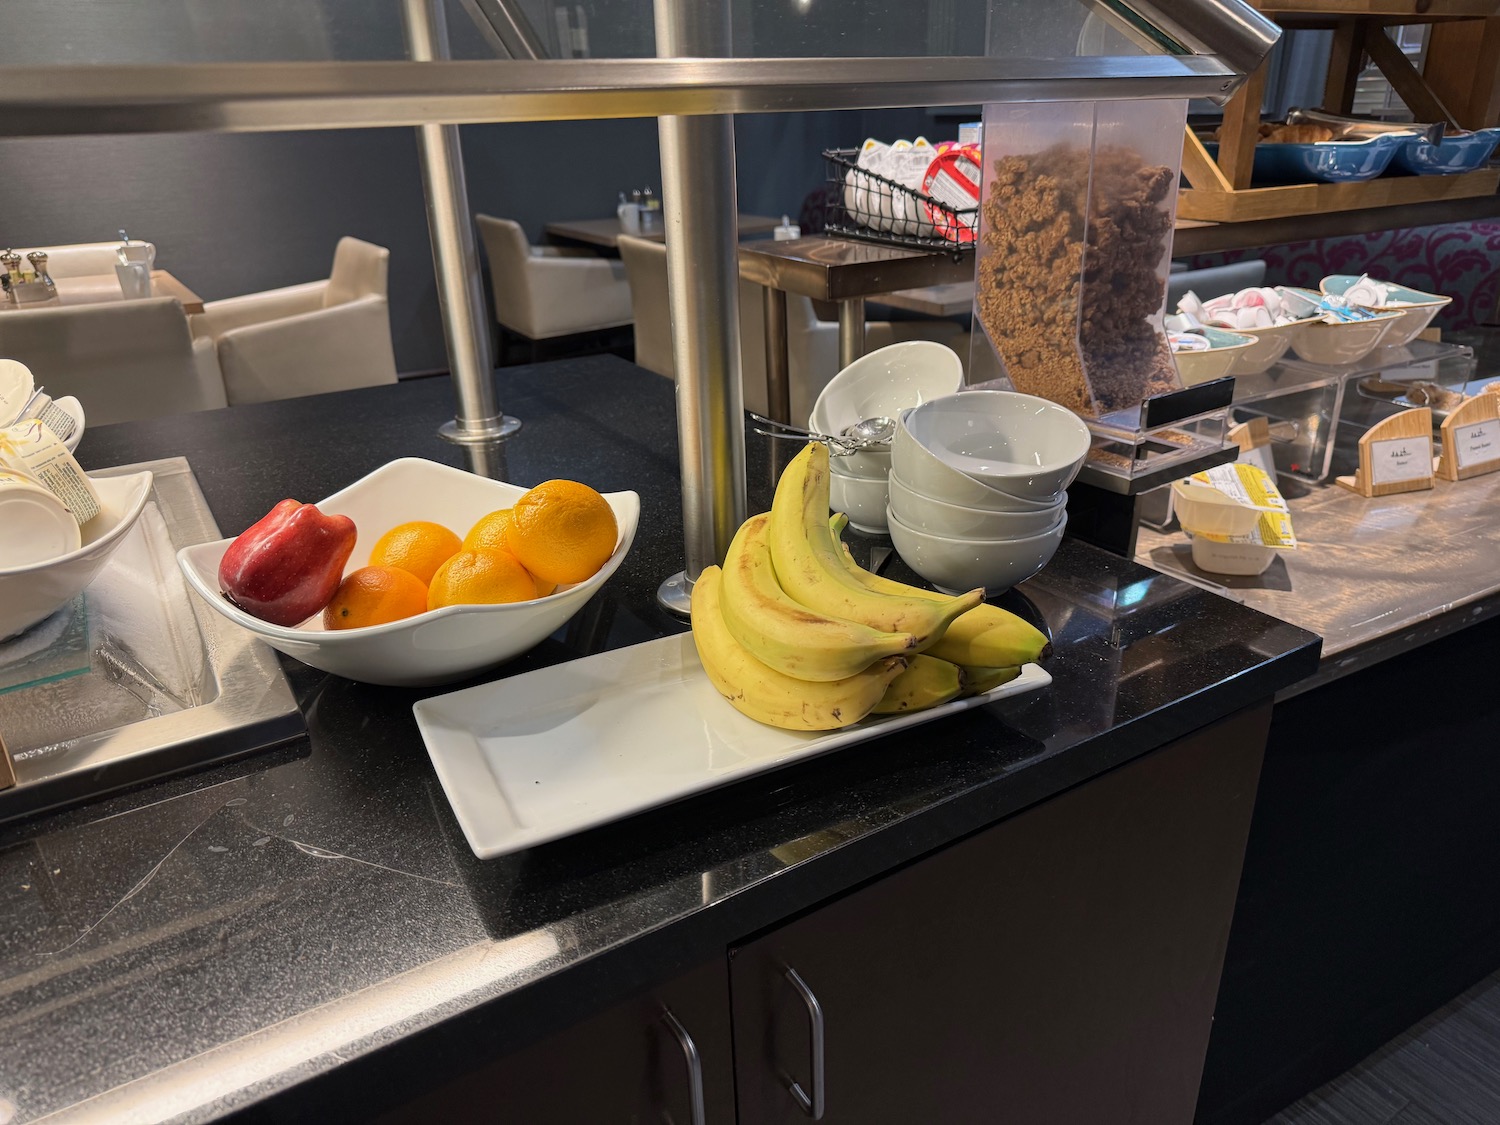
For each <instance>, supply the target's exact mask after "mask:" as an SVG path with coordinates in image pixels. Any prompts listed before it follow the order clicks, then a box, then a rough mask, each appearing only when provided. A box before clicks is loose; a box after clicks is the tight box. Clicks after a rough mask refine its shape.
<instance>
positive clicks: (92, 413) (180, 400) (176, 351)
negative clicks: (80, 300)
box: [0, 297, 225, 425]
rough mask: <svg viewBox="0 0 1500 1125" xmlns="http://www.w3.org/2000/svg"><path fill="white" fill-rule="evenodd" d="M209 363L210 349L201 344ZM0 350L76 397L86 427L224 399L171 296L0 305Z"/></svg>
mask: <svg viewBox="0 0 1500 1125" xmlns="http://www.w3.org/2000/svg"><path fill="white" fill-rule="evenodd" d="M201 350H203V351H205V352H206V353H207V358H208V359H209V360H210V361H212V347H211V345H208V344H206V343H205V344H204V345H203V348H202V349H201ZM0 355H3V356H6V357H8V358H11V359H18V360H20V361H21V362H22V363H24V364H26V366H28V367H30V368H31V370H32V372H33V373H34V374H35V376H36V381H37V383H38V384H41V385H43V386H45V387H46V388H47V393H48V394H50V395H52V396H53V397H54V398H61V397H62V396H64V395H76V396H77V397H78V400H79V401H80V402H82V403H83V409H84V412H85V413H86V414H87V415H88V420H89V423H90V425H104V424H107V423H110V422H128V421H133V420H135V419H137V418H154V417H157V416H158V415H162V414H184V413H187V412H189V411H193V410H211V409H214V408H216V407H220V406H223V405H225V398H224V385H223V381H222V380H221V379H220V378H219V376H218V367H217V363H216V362H213V363H211V372H212V373H211V375H205V368H204V366H203V364H202V363H201V360H202V358H204V357H200V356H199V355H198V354H197V353H196V352H195V350H194V347H193V339H192V335H191V333H190V332H189V331H188V324H187V317H186V316H184V315H183V312H182V305H181V304H179V303H178V302H177V301H176V299H174V298H172V297H151V298H147V299H145V300H139V301H116V302H109V303H102V304H94V305H73V306H69V305H63V306H55V307H49V308H41V309H10V310H4V311H0Z"/></svg>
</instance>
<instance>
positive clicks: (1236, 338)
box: [1172, 327, 1255, 387]
mask: <svg viewBox="0 0 1500 1125" xmlns="http://www.w3.org/2000/svg"><path fill="white" fill-rule="evenodd" d="M1203 334H1204V336H1206V337H1207V338H1208V342H1209V345H1210V347H1209V348H1208V350H1207V351H1201V352H1173V353H1172V358H1173V359H1175V360H1176V361H1177V374H1179V375H1181V376H1182V385H1183V386H1185V387H1192V386H1196V385H1197V384H1199V383H1211V382H1213V381H1214V380H1215V379H1222V378H1223V377H1224V376H1226V375H1228V374H1229V373H1230V372H1231V371H1233V370H1234V365H1235V364H1236V363H1237V362H1238V361H1239V358H1240V356H1241V355H1243V354H1245V353H1246V352H1248V351H1249V350H1250V349H1251V348H1253V347H1255V340H1254V339H1252V338H1251V337H1249V336H1246V335H1243V334H1241V333H1239V332H1231V331H1229V329H1227V328H1209V327H1205V328H1204V330H1203Z"/></svg>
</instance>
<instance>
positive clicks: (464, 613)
mask: <svg viewBox="0 0 1500 1125" xmlns="http://www.w3.org/2000/svg"><path fill="white" fill-rule="evenodd" d="M525 492H526V489H524V488H522V487H520V486H519V485H514V484H503V483H501V482H500V481H494V480H489V479H487V478H485V477H479V476H475V475H474V474H472V473H466V472H464V471H463V470H462V469H454V468H450V467H448V466H447V465H439V464H436V463H435V462H432V461H424V460H421V459H419V458H414V457H408V458H403V459H401V460H399V461H392V462H390V463H389V464H386V465H382V466H381V467H380V468H378V469H376V470H375V471H374V472H373V473H371V474H370V475H369V476H366V477H362V478H360V479H359V480H357V481H355V482H354V483H353V484H351V485H350V486H349V487H348V488H346V489H343V490H342V491H340V492H335V493H334V494H333V495H332V496H330V497H328V498H327V499H326V500H320V501H318V507H319V508H320V509H321V510H323V511H324V512H330V513H335V514H338V515H345V516H349V517H350V518H351V519H353V520H354V523H355V526H356V527H357V528H358V529H359V539H358V541H357V542H356V543H355V545H354V554H353V555H352V556H351V557H350V559H349V563H348V565H347V567H346V568H345V573H348V572H349V571H353V570H357V569H358V568H360V567H362V566H365V565H366V564H367V563H368V562H369V558H370V548H371V547H373V546H374V545H375V541H376V540H377V539H379V538H380V536H381V535H383V534H384V533H385V532H386V531H388V530H389V529H390V528H392V527H394V526H395V525H396V524H398V523H405V522H406V521H408V520H431V521H432V522H434V523H440V524H442V525H443V526H445V527H447V528H450V529H451V530H453V531H454V532H456V533H457V534H459V535H460V536H462V535H463V534H465V533H466V532H467V531H468V530H469V528H470V527H472V526H473V524H474V523H475V521H476V520H478V519H479V517H480V516H483V515H485V514H486V513H488V512H492V511H494V510H495V509H497V508H508V507H510V506H511V505H512V504H514V503H515V502H516V500H517V499H519V498H520V497H521V495H522V494H523V493H525ZM604 499H605V500H607V501H608V502H609V506H610V507H611V508H612V509H614V513H615V520H616V521H617V522H618V523H619V528H620V537H619V541H618V542H617V543H616V544H615V550H614V554H612V555H610V557H609V560H608V561H607V562H605V564H604V566H603V567H601V568H600V570H599V572H598V573H597V574H595V575H594V576H593V577H592V578H590V579H588V580H587V581H585V582H579V583H577V584H576V585H573V586H562V587H559V588H558V590H557V592H556V593H553V594H551V595H549V596H548V597H545V598H538V599H536V600H535V601H529V602H513V603H509V604H505V605H455V606H447V607H445V608H443V609H434V610H429V611H428V612H426V613H419V614H417V615H416V616H414V617H408V618H406V619H404V620H402V621H392V622H391V623H390V624H388V625H370V626H367V627H366V628H363V629H345V630H334V631H331V632H329V631H325V630H324V629H323V616H322V614H315V615H313V617H312V618H311V619H310V620H308V621H304V622H303V623H302V624H301V625H298V626H296V627H295V628H287V627H283V626H280V625H272V624H269V623H268V622H265V621H261V620H259V619H258V618H255V617H251V616H250V615H249V614H248V613H245V612H244V611H242V610H240V609H239V608H238V607H236V606H235V605H233V604H232V603H230V602H229V601H228V599H226V598H225V597H224V596H223V594H221V593H220V592H219V560H220V559H222V558H223V557H224V552H225V551H226V550H227V549H228V547H229V544H230V543H232V542H233V540H232V539H220V540H218V541H217V542H214V543H202V544H199V545H198V546H196V547H185V548H183V549H182V550H181V551H178V552H177V564H178V566H180V567H181V568H182V572H183V574H185V575H186V576H187V580H188V583H189V584H190V585H191V586H192V587H193V589H194V590H196V591H197V592H198V594H199V596H201V597H202V598H203V599H204V601H206V602H208V604H209V605H211V606H212V607H213V608H214V609H215V610H217V611H218V612H219V613H221V614H223V615H224V616H225V617H227V618H229V620H231V621H233V622H234V623H235V624H236V625H241V626H243V627H244V628H246V629H248V630H250V631H251V632H252V633H254V634H255V635H256V636H258V637H260V638H261V639H262V640H263V641H265V642H266V643H267V644H268V645H270V646H271V647H272V648H274V649H276V650H277V651H278V652H284V653H286V654H287V655H288V656H293V657H296V658H297V659H298V660H300V661H302V662H303V663H304V664H310V665H312V666H313V667H314V668H321V669H322V670H323V671H325V672H332V673H333V674H334V675H336V676H344V677H347V678H348V679H351V680H363V681H365V682H366V683H372V684H389V685H393V686H421V685H428V684H441V683H447V682H449V681H452V680H457V679H461V678H462V677H464V676H468V675H472V674H473V673H475V672H478V671H479V670H480V669H482V668H488V667H490V666H491V665H494V664H498V663H500V662H501V661H502V660H509V659H510V658H511V657H513V656H518V655H520V654H521V653H523V652H525V651H526V650H527V649H529V648H531V647H532V646H533V645H535V644H537V643H538V642H539V641H541V640H542V639H543V638H544V637H546V636H547V635H548V634H549V633H551V632H553V631H554V630H556V629H558V628H559V627H560V626H562V625H563V623H564V622H566V621H567V620H568V619H569V618H570V617H572V616H573V614H575V613H577V612H578V610H579V609H581V608H582V607H583V603H584V602H586V601H588V600H589V598H590V597H592V596H593V594H594V591H596V590H598V589H599V587H600V586H602V585H604V583H605V581H606V580H608V578H609V576H610V575H611V574H613V573H614V572H615V571H616V570H617V569H618V568H619V566H620V563H621V562H622V561H623V560H624V558H625V553H626V552H627V551H629V550H630V544H631V541H632V540H633V539H634V538H635V529H636V524H637V522H638V521H639V519H640V511H641V504H640V497H638V496H637V495H636V494H635V493H634V492H611V493H608V494H606V495H605V497H604Z"/></svg>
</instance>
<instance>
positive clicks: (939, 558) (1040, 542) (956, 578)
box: [887, 512, 1068, 593]
mask: <svg viewBox="0 0 1500 1125" xmlns="http://www.w3.org/2000/svg"><path fill="white" fill-rule="evenodd" d="M887 515H888V519H889V523H890V536H891V542H892V543H893V544H895V547H896V553H897V554H899V555H900V556H901V557H902V559H904V560H905V561H906V565H907V566H909V567H911V568H912V569H913V570H915V571H916V572H917V573H918V574H920V575H921V576H922V577H923V578H925V579H927V581H929V582H931V583H932V584H933V585H934V586H936V587H938V589H940V590H943V591H945V592H947V593H962V592H964V591H965V590H972V589H974V588H975V587H976V586H983V587H984V589H985V591H986V592H987V593H997V592H999V591H1001V590H1008V589H1010V588H1011V587H1012V586H1014V585H1015V584H1016V583H1018V582H1024V581H1025V580H1026V579H1028V578H1030V577H1031V576H1032V575H1033V574H1035V573H1036V572H1037V571H1039V570H1041V569H1042V567H1044V566H1046V565H1047V563H1049V562H1050V561H1051V560H1052V556H1053V555H1054V554H1056V553H1057V545H1058V544H1059V543H1061V542H1062V537H1063V529H1064V528H1066V527H1067V526H1068V517H1067V513H1066V512H1064V513H1063V518H1062V519H1061V520H1059V521H1058V523H1057V526H1056V527H1054V528H1052V529H1051V530H1050V531H1045V532H1043V533H1042V534H1041V535H1033V536H1029V537H1027V538H1025V539H954V538H951V537H949V536H944V535H932V534H930V533H929V532H926V531H918V530H917V529H916V528H914V527H909V526H907V525H906V524H905V523H902V522H901V520H899V519H897V518H896V517H895V516H894V515H890V514H889V513H887Z"/></svg>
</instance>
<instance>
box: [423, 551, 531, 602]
mask: <svg viewBox="0 0 1500 1125" xmlns="http://www.w3.org/2000/svg"><path fill="white" fill-rule="evenodd" d="M536 589H537V587H536V582H535V580H534V579H533V578H532V577H531V575H530V574H529V573H528V572H527V570H526V568H525V567H524V566H522V565H521V564H520V563H519V562H517V561H516V557H515V556H514V555H513V554H511V553H510V552H509V551H460V552H458V554H456V555H454V556H453V557H452V558H451V559H449V560H448V561H447V562H445V563H444V564H443V565H442V566H440V567H438V571H437V573H436V574H434V575H433V576H432V585H431V586H429V587H428V588H427V608H428V609H439V608H441V607H442V606H445V605H493V604H495V603H497V602H529V601H530V600H531V599H532V598H534V597H536V596H537V592H536Z"/></svg>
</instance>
